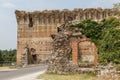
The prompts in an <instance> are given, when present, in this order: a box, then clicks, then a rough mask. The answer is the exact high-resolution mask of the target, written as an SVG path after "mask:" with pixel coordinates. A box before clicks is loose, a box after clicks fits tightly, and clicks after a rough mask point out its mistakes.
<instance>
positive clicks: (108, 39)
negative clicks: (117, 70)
mask: <svg viewBox="0 0 120 80" xmlns="http://www.w3.org/2000/svg"><path fill="white" fill-rule="evenodd" d="M74 27H79V28H82V33H83V34H84V35H86V36H87V37H88V38H90V39H91V41H93V42H94V43H95V44H96V45H97V47H98V53H99V62H100V63H102V64H106V63H109V62H113V63H120V19H117V18H115V17H109V18H107V19H104V20H102V21H101V22H95V21H92V20H90V19H88V20H84V21H82V22H80V23H79V24H77V25H75V26H74Z"/></svg>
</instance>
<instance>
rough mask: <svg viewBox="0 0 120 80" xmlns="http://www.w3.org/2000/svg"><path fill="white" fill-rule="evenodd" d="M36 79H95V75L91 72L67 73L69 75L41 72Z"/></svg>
mask: <svg viewBox="0 0 120 80" xmlns="http://www.w3.org/2000/svg"><path fill="white" fill-rule="evenodd" d="M38 79H43V80H96V76H95V75H92V74H69V75H57V74H46V73H45V74H42V75H40V76H38Z"/></svg>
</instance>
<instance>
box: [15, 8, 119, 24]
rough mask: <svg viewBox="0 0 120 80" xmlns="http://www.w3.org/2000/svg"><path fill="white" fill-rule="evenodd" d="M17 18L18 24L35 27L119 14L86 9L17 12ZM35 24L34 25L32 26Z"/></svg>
mask: <svg viewBox="0 0 120 80" xmlns="http://www.w3.org/2000/svg"><path fill="white" fill-rule="evenodd" d="M15 13H16V18H17V22H18V24H23V23H24V24H28V25H29V26H34V25H50V24H58V23H63V22H65V20H67V19H71V20H75V19H76V17H77V19H79V20H85V19H93V20H95V21H100V20H102V19H104V18H107V17H109V16H116V15H117V13H118V12H116V11H115V10H114V9H101V8H97V9H95V8H86V9H74V10H68V9H64V10H61V11H60V10H44V11H34V12H25V11H18V10H16V12H15ZM32 23H33V24H32Z"/></svg>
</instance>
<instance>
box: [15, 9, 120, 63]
mask: <svg viewBox="0 0 120 80" xmlns="http://www.w3.org/2000/svg"><path fill="white" fill-rule="evenodd" d="M117 13H118V12H117V11H115V10H114V9H101V8H98V9H94V8H89V9H74V10H68V9H64V10H61V11H60V10H44V11H34V12H26V11H18V10H16V11H15V14H16V19H17V24H18V36H17V38H18V42H17V63H18V64H20V61H21V54H22V53H23V49H24V46H25V45H26V44H28V46H29V47H30V48H34V49H35V50H36V54H38V55H39V56H38V58H39V59H47V56H48V55H49V54H50V43H51V38H50V35H51V34H55V33H56V32H57V26H58V25H60V24H63V23H64V22H65V21H66V20H68V19H69V20H79V21H82V20H85V19H93V20H95V21H101V20H102V19H104V18H107V17H109V16H116V15H117Z"/></svg>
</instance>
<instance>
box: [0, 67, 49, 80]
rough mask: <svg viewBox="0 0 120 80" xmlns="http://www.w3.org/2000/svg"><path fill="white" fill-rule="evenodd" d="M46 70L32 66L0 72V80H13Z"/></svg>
mask: <svg viewBox="0 0 120 80" xmlns="http://www.w3.org/2000/svg"><path fill="white" fill-rule="evenodd" d="M46 69H47V66H34V67H28V68H20V69H17V70H11V71H0V80H10V79H13V78H17V77H20V76H24V75H27V74H31V73H36V72H39V71H43V70H46Z"/></svg>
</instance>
